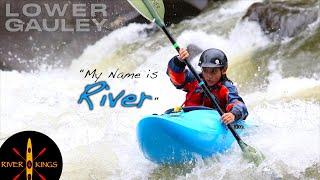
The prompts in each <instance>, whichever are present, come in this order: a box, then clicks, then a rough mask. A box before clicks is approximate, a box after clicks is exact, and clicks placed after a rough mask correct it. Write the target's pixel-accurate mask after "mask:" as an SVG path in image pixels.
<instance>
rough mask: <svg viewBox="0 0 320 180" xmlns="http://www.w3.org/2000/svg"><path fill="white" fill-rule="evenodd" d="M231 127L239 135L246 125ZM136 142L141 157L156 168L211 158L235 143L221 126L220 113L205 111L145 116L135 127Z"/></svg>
mask: <svg viewBox="0 0 320 180" xmlns="http://www.w3.org/2000/svg"><path fill="white" fill-rule="evenodd" d="M233 126H234V128H235V129H236V131H237V132H238V133H240V134H241V131H243V129H244V127H245V124H244V122H243V121H242V120H240V121H237V122H236V123H234V124H233ZM137 138H138V142H139V145H140V148H141V150H142V152H143V154H144V156H145V157H146V158H147V159H149V160H151V161H152V162H155V163H157V164H181V163H184V162H188V161H192V160H194V159H195V156H200V157H202V158H206V157H211V156H213V155H214V154H217V153H222V152H224V151H226V150H227V149H229V148H230V147H231V145H232V143H233V142H235V138H234V137H233V135H232V134H231V132H230V131H229V130H228V128H227V126H225V125H223V124H222V123H221V121H220V115H219V113H218V112H217V111H216V110H213V109H210V108H207V107H187V108H183V110H182V111H180V112H173V110H168V111H167V112H166V113H165V114H163V115H149V116H146V117H144V118H143V119H141V120H140V122H139V123H138V125H137Z"/></svg>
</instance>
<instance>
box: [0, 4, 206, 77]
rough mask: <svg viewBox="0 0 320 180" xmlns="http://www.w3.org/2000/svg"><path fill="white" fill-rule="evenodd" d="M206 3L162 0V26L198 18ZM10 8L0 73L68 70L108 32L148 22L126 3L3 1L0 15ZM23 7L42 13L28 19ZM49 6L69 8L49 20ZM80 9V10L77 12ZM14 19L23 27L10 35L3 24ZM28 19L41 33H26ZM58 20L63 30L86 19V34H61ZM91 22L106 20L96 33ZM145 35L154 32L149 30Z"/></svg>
mask: <svg viewBox="0 0 320 180" xmlns="http://www.w3.org/2000/svg"><path fill="white" fill-rule="evenodd" d="M207 1H208V0H179V1H176V0H164V3H165V7H166V16H165V23H166V24H171V23H177V22H179V21H181V20H183V19H185V18H189V17H191V16H195V15H197V14H199V13H200V12H201V11H202V10H203V9H204V8H205V7H206V6H207ZM7 4H10V12H11V13H18V14H19V16H18V17H8V16H7V15H6V13H3V14H2V15H1V18H0V22H1V24H2V26H0V38H1V41H0V60H1V61H0V69H1V70H12V69H14V70H19V71H21V70H25V71H31V70H34V69H37V68H39V66H40V65H42V64H45V65H50V66H52V67H60V66H68V65H70V63H71V60H72V59H75V58H77V57H78V56H80V55H81V54H82V52H83V50H84V48H86V47H87V46H88V45H90V44H93V43H95V42H96V41H97V40H99V39H101V38H102V37H103V36H106V35H107V34H109V33H110V32H111V31H113V30H115V29H117V28H120V27H123V26H125V25H128V24H129V23H132V22H137V23H146V22H147V21H146V20H145V19H144V18H143V17H142V16H141V15H140V14H139V13H138V12H137V11H136V10H135V9H134V8H132V7H131V5H130V4H129V3H128V2H127V1H126V0H90V1H89V0H74V1H69V0H50V1H49V0H25V1H20V0H3V1H1V2H0V12H6V6H7ZM26 4H35V5H39V6H40V8H41V13H40V14H39V15H37V16H35V17H30V16H29V17H28V16H26V15H24V14H23V6H24V5H26ZM45 4H49V5H50V7H51V8H52V6H53V5H55V4H58V5H59V6H60V7H61V9H62V8H63V7H64V5H68V7H67V9H66V12H65V14H64V15H63V16H57V15H55V16H53V17H51V16H49V15H48V13H47V10H46V7H45ZM75 4H82V5H84V7H83V13H84V14H85V15H84V16H81V17H77V16H74V14H73V11H72V7H73V5H75ZM92 4H105V5H106V12H107V13H106V15H103V13H97V14H95V16H92V15H91V11H92V6H91V5H92ZM80 9H82V8H80ZM28 10H29V11H30V12H31V13H34V12H35V11H36V8H35V7H31V8H29V9H28ZM13 18H17V19H20V20H21V21H22V22H23V23H24V24H23V26H22V27H23V29H21V30H18V32H12V31H9V30H8V29H7V28H6V26H4V24H5V23H6V22H7V21H8V20H9V19H13ZM30 19H35V20H36V21H37V22H38V23H39V24H40V26H41V29H40V31H39V29H38V30H37V29H36V30H35V29H31V30H29V31H26V26H27V24H28V22H30ZM44 19H46V20H48V26H50V27H55V25H56V22H55V20H56V19H59V29H58V30H55V31H51V32H48V31H45V30H44V28H43V24H41V23H42V22H43V20H44ZM61 19H63V20H64V21H65V26H66V27H67V28H70V29H76V20H78V19H89V20H90V22H89V27H88V29H89V31H88V32H79V31H74V32H66V31H63V30H61V27H62V25H61V23H62V21H61ZM92 19H97V20H98V22H101V21H102V20H104V19H105V20H106V21H105V23H104V24H103V25H102V27H101V30H98V29H97V26H96V25H95V24H94V22H93V21H92ZM147 31H154V29H149V30H147Z"/></svg>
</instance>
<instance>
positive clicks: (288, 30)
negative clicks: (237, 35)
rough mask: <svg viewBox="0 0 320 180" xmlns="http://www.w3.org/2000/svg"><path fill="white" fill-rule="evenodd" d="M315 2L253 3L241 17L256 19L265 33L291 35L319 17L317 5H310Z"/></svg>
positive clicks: (281, 35)
mask: <svg viewBox="0 0 320 180" xmlns="http://www.w3.org/2000/svg"><path fill="white" fill-rule="evenodd" d="M315 4H317V3H316V2H314V1H309V3H304V2H298V3H292V2H264V3H254V4H252V5H251V6H250V7H249V9H248V10H247V13H246V14H245V15H244V17H243V19H244V18H248V19H249V21H257V22H258V23H259V24H260V26H261V28H262V30H263V31H264V32H265V33H267V34H275V35H278V36H280V37H293V36H295V35H297V34H299V33H300V32H302V31H303V30H305V29H306V28H307V26H308V25H309V24H311V23H313V22H315V21H316V20H317V19H318V18H319V17H318V16H319V7H318V6H316V7H312V6H313V5H315Z"/></svg>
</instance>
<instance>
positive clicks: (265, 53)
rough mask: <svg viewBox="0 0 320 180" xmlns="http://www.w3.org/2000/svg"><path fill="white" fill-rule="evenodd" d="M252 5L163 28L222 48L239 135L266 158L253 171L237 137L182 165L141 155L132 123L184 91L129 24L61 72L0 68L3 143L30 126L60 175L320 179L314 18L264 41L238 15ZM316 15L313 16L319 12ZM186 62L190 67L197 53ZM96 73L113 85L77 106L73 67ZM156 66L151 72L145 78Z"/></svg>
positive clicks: (79, 87)
mask: <svg viewBox="0 0 320 180" xmlns="http://www.w3.org/2000/svg"><path fill="white" fill-rule="evenodd" d="M251 4H252V2H251V1H238V2H237V1H235V2H233V1H232V2H227V3H224V4H222V5H220V6H219V7H218V8H216V7H211V8H209V9H208V10H207V11H205V12H204V13H202V14H201V15H199V16H198V17H196V18H193V19H191V20H185V21H183V22H181V23H179V24H176V25H173V26H171V27H170V28H169V30H170V31H171V32H172V33H173V35H174V36H175V37H176V38H177V41H178V42H180V43H181V45H180V46H187V45H188V44H190V43H193V44H196V45H197V46H199V47H200V48H202V49H206V48H210V47H215V48H220V49H222V50H223V51H225V52H226V54H227V56H228V59H229V62H230V66H229V69H228V76H229V78H230V79H231V80H233V81H234V83H235V84H236V85H237V87H238V90H239V92H240V94H241V96H242V97H243V99H244V101H245V102H246V104H247V106H248V109H249V113H250V115H249V117H248V123H250V124H252V128H251V129H250V130H248V132H247V133H246V134H245V135H244V136H243V139H244V141H245V142H247V143H248V144H250V145H251V146H254V147H255V148H258V149H259V150H260V151H262V152H263V153H264V155H265V156H266V160H265V161H264V162H263V163H262V164H261V165H260V166H258V167H256V166H255V165H254V164H252V163H248V162H247V161H245V160H244V159H243V158H242V156H241V150H240V148H239V147H238V145H237V144H236V143H235V144H234V145H233V146H232V148H231V149H230V150H229V151H228V152H226V153H224V154H220V155H217V156H215V157H212V158H209V159H205V160H202V159H198V160H197V161H196V162H195V163H194V164H186V165H181V166H179V167H168V166H158V165H156V164H153V163H152V162H150V161H148V160H146V159H145V158H144V157H143V155H142V153H141V151H140V150H139V147H138V144H137V140H136V132H135V128H136V125H137V123H138V121H139V119H141V117H143V116H144V115H147V114H152V113H158V114H161V113H162V112H164V111H165V110H166V109H168V108H171V107H174V106H179V105H180V104H181V103H182V102H183V100H184V92H182V91H179V90H176V89H175V88H174V87H173V85H172V84H171V82H170V81H169V79H168V77H167V75H166V65H167V62H168V60H169V59H170V58H171V57H172V56H174V55H176V52H175V50H174V49H173V48H172V47H171V46H170V44H169V42H168V40H167V39H166V37H165V36H164V35H163V33H161V32H156V33H152V34H151V35H148V34H147V33H146V31H144V29H145V28H146V27H148V25H141V24H130V25H129V26H127V27H124V28H121V29H118V30H116V31H114V32H112V33H111V34H109V35H108V36H106V37H104V38H102V39H101V40H99V41H98V42H96V43H95V44H94V45H92V46H89V47H87V48H86V49H85V51H84V52H83V54H82V55H81V56H80V57H79V58H78V59H74V60H72V65H71V66H70V67H67V68H61V69H52V68H50V67H47V66H45V65H43V66H41V67H40V70H39V71H36V72H30V73H25V72H17V71H1V72H0V73H1V76H0V77H1V108H0V110H1V111H0V112H1V124H0V125H1V126H0V130H1V131H0V138H1V141H0V142H1V144H2V143H3V142H4V141H5V139H6V138H8V137H9V136H10V135H12V134H14V133H16V132H19V131H23V130H35V131H39V132H43V133H45V134H46V135H48V136H49V137H51V138H52V139H53V140H54V141H55V142H56V143H57V145H58V146H59V148H60V150H61V153H62V157H63V163H64V165H63V173H62V176H61V179H148V178H151V179H159V178H160V179H173V178H176V179H320V113H319V112H320V71H319V70H320V51H319V47H320V45H319V43H320V28H319V24H320V22H319V21H317V22H315V23H313V24H311V25H309V27H308V28H307V30H305V31H304V32H302V33H300V34H299V35H298V36H296V37H294V38H285V39H282V40H271V39H270V38H269V37H268V36H266V35H265V34H264V33H263V32H262V31H261V29H260V27H259V26H258V24H256V23H255V22H248V21H246V20H244V21H241V20H240V19H241V17H242V16H243V15H244V13H245V11H246V9H247V8H248V7H249V6H250V5H251ZM318 19H320V18H318ZM198 57H199V56H197V57H196V58H194V60H193V61H192V64H193V65H194V66H195V67H196V64H197V59H198ZM82 69H83V70H84V71H86V70H88V69H91V70H92V69H97V72H102V73H103V74H102V75H101V77H100V79H99V80H103V81H107V82H108V84H109V86H110V88H111V89H110V90H109V91H106V92H101V93H99V94H97V95H95V96H94V97H92V101H93V103H94V109H93V110H92V111H89V109H88V106H87V105H86V103H82V104H77V101H78V99H79V95H80V94H81V93H82V91H83V89H84V86H85V85H87V84H89V83H94V80H95V79H91V78H86V79H84V73H83V72H80V70H82ZM117 69H118V72H124V73H136V74H137V73H140V75H141V77H140V78H135V79H129V78H126V79H121V78H109V77H108V75H109V74H110V72H115V71H116V70H117ZM154 72H156V74H157V77H156V78H154V79H152V78H147V77H146V76H147V74H148V73H154ZM123 89H125V90H126V93H127V94H128V93H134V94H137V95H139V94H140V93H141V92H146V93H147V94H149V95H152V96H153V97H156V99H157V100H147V101H145V102H144V104H143V106H142V107H141V108H139V109H138V108H124V107H121V106H120V105H119V103H118V104H117V105H116V107H114V108H111V107H109V105H108V102H107V103H106V105H105V106H102V107H101V106H99V101H100V99H101V97H102V95H103V94H107V93H109V92H112V93H114V95H116V94H117V93H118V92H120V91H121V90H123Z"/></svg>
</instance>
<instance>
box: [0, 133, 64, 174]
mask: <svg viewBox="0 0 320 180" xmlns="http://www.w3.org/2000/svg"><path fill="white" fill-rule="evenodd" d="M61 172H62V157H61V153H60V150H59V148H58V146H57V145H56V143H55V142H54V141H53V140H52V139H50V138H49V137H48V136H46V135H44V134H42V133H39V132H36V131H23V132H19V133H17V134H14V135H13V136H11V137H10V138H8V139H7V140H6V141H5V142H4V143H3V144H2V146H1V148H0V177H1V179H10V180H12V179H15V180H20V179H21V180H22V179H27V180H31V179H41V180H42V179H59V178H60V175H61Z"/></svg>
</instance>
